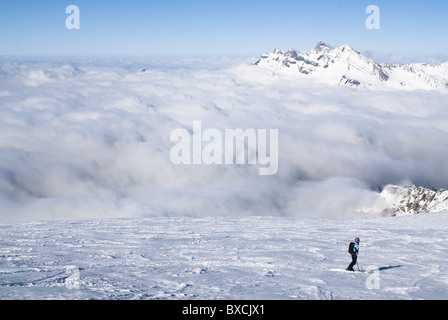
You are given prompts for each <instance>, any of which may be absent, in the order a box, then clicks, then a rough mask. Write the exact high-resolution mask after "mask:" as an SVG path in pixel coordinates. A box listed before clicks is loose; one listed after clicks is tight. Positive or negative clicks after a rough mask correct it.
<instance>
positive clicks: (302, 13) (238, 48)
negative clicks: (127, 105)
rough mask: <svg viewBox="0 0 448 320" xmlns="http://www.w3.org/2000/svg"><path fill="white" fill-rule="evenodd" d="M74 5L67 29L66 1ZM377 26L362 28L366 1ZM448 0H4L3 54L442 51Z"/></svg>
mask: <svg viewBox="0 0 448 320" xmlns="http://www.w3.org/2000/svg"><path fill="white" fill-rule="evenodd" d="M72 4H73V5H77V6H78V7H79V9H80V25H81V28H80V29H79V30H68V29H67V28H66V26H65V20H66V19H67V17H68V16H69V15H68V14H66V13H65V9H66V7H67V6H69V5H72ZM371 4H374V5H377V6H378V7H379V8H380V18H381V20H380V22H381V25H380V26H381V28H380V30H368V29H367V28H366V27H365V20H366V19H367V17H368V14H366V13H365V10H366V8H367V6H368V5H371ZM447 15H448V1H446V0H426V1H423V0H421V1H409V0H384V1H383V0H369V1H365V0H343V1H337V0H331V1H330V0H329V1H300V0H276V1H272V0H271V1H265V0H256V1H255V0H158V1H155V0H154V1H151V0H150V1H148V0H146V1H144V0H128V1H121V0H107V1H106V0H69V1H64V0H47V1H36V0H0V55H76V56H79V55H90V56H92V55H111V56H120V55H127V56H129V55H133V56H241V57H242V56H247V57H250V56H259V55H260V54H261V53H264V52H268V51H272V50H273V49H274V48H279V49H285V50H286V49H288V48H294V49H296V50H299V51H300V50H307V49H311V48H313V47H314V45H315V43H316V42H317V41H321V40H322V41H325V42H328V43H329V44H330V45H333V46H339V45H342V44H345V43H347V44H349V45H351V46H352V47H354V48H355V49H357V50H359V51H362V52H364V51H368V52H370V53H374V54H377V55H380V54H384V55H386V56H387V55H392V54H393V55H396V56H399V55H403V56H414V57H419V56H446V57H448V36H447V34H448V32H447V31H448V16H447Z"/></svg>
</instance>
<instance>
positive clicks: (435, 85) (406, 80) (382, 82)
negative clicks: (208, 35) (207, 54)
mask: <svg viewBox="0 0 448 320" xmlns="http://www.w3.org/2000/svg"><path fill="white" fill-rule="evenodd" d="M255 65H258V66H261V67H265V68H267V69H269V70H273V71H274V72H276V73H289V74H295V75H306V76H307V77H311V78H313V79H314V80H317V81H320V82H323V83H328V84H330V85H348V86H352V87H358V86H361V87H364V88H371V89H383V90H384V89H392V90H396V89H399V90H402V89H411V90H414V89H429V90H431V89H445V90H448V62H446V63H442V64H437V65H429V64H426V63H413V64H408V65H398V64H390V63H383V64H379V63H377V62H375V61H373V60H372V59H369V58H367V57H365V56H363V55H362V54H361V53H360V52H358V51H356V50H354V49H353V48H351V47H350V46H349V45H343V46H341V47H338V48H334V49H333V48H331V47H330V46H328V45H327V44H325V43H323V42H319V43H318V44H317V45H316V47H315V48H314V50H310V51H308V52H302V53H297V52H296V51H295V50H292V49H289V50H288V51H286V52H284V51H281V50H278V49H275V50H274V51H273V52H271V53H269V54H264V55H262V57H261V58H260V60H258V61H257V62H256V63H255Z"/></svg>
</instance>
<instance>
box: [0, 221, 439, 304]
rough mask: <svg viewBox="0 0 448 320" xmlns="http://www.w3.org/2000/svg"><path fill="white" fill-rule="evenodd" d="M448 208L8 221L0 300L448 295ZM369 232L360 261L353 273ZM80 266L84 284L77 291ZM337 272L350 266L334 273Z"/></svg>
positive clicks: (0, 253)
mask: <svg viewBox="0 0 448 320" xmlns="http://www.w3.org/2000/svg"><path fill="white" fill-rule="evenodd" d="M447 218H448V212H441V213H428V214H420V215H412V216H400V217H387V218H386V217H378V218H358V219H344V220H327V219H317V218H316V219H303V218H283V217H244V218H225V217H220V218H216V217H213V218H212V217H211V218H188V217H182V218H144V219H132V218H127V219H110V220H83V221H47V222H33V223H26V224H10V225H1V226H0V230H1V232H0V241H1V247H0V299H126V300H127V299H176V300H178V299H192V300H193V299H241V300H245V299H262V300H263V299H274V300H276V299H282V300H289V299H313V300H314V299H448V276H447V274H448V272H447V271H448V270H447V265H446V261H447V247H446V243H447V240H448V236H447V233H446V230H447V227H448V219H447ZM355 236H359V237H360V238H361V246H360V257H359V260H358V261H359V264H360V265H361V267H362V268H363V269H364V270H365V269H367V268H368V267H369V266H372V265H374V266H377V267H379V271H375V272H378V273H377V274H378V276H379V280H380V282H379V288H378V289H368V288H367V286H366V280H367V279H369V276H372V274H369V273H359V272H355V273H351V272H344V271H343V270H344V269H345V268H346V266H347V265H348V264H349V262H350V256H349V254H348V253H347V246H348V243H349V241H351V240H352V239H353V238H354V237H355ZM73 267H76V269H77V270H78V271H79V277H78V278H76V279H75V280H76V281H77V282H76V283H77V284H78V285H79V288H73V287H72V288H71V289H70V286H69V285H67V284H68V282H67V281H68V279H69V277H70V275H71V273H70V272H69V271H68V270H69V268H73ZM335 270H339V271H340V272H335Z"/></svg>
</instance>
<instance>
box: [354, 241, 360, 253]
mask: <svg viewBox="0 0 448 320" xmlns="http://www.w3.org/2000/svg"><path fill="white" fill-rule="evenodd" d="M353 251H354V253H355V254H356V255H358V254H359V243H358V242H355V245H354V246H353Z"/></svg>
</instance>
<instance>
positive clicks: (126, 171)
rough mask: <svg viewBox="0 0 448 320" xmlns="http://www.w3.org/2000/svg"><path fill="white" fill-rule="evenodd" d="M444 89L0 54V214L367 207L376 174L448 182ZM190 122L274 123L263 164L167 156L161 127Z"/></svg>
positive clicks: (226, 63)
mask: <svg viewBox="0 0 448 320" xmlns="http://www.w3.org/2000/svg"><path fill="white" fill-rule="evenodd" d="M148 67H150V68H149V70H148V71H147V72H142V73H140V72H139V70H141V69H143V68H148ZM447 97H448V95H447V94H446V93H443V92H439V91H402V92H401V91H373V90H372V91H368V90H359V91H355V90H353V89H351V88H346V87H330V86H323V85H317V84H313V83H309V82H307V81H306V80H304V79H300V78H297V77H293V76H278V75H276V76H275V75H272V74H270V73H269V72H267V71H265V70H261V69H259V68H257V67H255V66H251V65H250V64H249V63H247V61H243V62H242V61H231V60H208V61H207V60H182V61H181V60H176V61H174V60H173V61H169V60H166V61H155V60H154V61H150V60H148V61H145V60H143V59H142V60H141V61H135V62H129V61H126V60H124V59H122V60H118V59H115V60H114V59H110V60H109V61H100V60H98V59H87V58H85V59H78V60H73V61H70V62H68V61H63V60H62V59H59V60H54V61H50V60H43V59H40V60H39V59H35V60H33V59H30V60H28V61H26V60H24V59H22V60H13V59H9V60H5V59H4V58H3V60H2V61H1V64H0V222H9V221H22V220H31V219H36V220H37V219H53V218H54V219H77V218H89V217H104V218H107V217H127V216H135V215H137V216H140V215H145V216H153V215H155V216H158V215H192V216H204V215H233V216H239V215H255V214H259V215H300V216H307V215H318V216H321V217H345V216H348V215H353V214H371V213H374V212H379V211H381V209H382V205H383V204H382V203H381V200H380V199H379V197H378V193H377V192H376V188H378V187H381V186H383V185H386V184H389V183H400V182H401V181H404V180H406V181H410V182H412V183H415V184H418V185H423V186H432V187H435V188H440V187H445V188H446V187H447V186H448V183H447V180H446V177H447V176H448V167H447V166H446V159H448V112H447V101H448V99H447ZM193 121H201V123H202V126H203V128H204V129H207V128H216V129H218V130H223V131H224V130H225V129H237V128H242V129H247V128H252V129H278V130H279V168H278V172H277V174H276V175H274V176H259V174H258V173H259V170H258V166H257V165H209V166H208V165H187V166H176V165H173V164H172V163H171V161H170V148H171V147H172V146H173V145H174V143H173V142H171V141H170V133H171V132H172V130H174V129H177V128H185V129H187V130H191V128H192V125H193Z"/></svg>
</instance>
